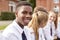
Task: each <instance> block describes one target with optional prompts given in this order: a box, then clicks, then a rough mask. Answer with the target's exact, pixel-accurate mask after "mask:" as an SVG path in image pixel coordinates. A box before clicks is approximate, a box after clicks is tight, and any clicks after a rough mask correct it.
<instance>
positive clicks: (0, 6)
mask: <svg viewBox="0 0 60 40" xmlns="http://www.w3.org/2000/svg"><path fill="white" fill-rule="evenodd" d="M8 7H9V6H8V1H7V0H0V11H8Z"/></svg>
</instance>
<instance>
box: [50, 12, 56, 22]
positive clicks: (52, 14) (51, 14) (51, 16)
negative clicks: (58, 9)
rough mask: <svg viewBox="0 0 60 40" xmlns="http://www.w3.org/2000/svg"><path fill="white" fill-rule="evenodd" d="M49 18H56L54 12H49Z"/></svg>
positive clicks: (51, 19)
mask: <svg viewBox="0 0 60 40" xmlns="http://www.w3.org/2000/svg"><path fill="white" fill-rule="evenodd" d="M49 20H50V21H55V20H56V14H55V13H50V14H49Z"/></svg>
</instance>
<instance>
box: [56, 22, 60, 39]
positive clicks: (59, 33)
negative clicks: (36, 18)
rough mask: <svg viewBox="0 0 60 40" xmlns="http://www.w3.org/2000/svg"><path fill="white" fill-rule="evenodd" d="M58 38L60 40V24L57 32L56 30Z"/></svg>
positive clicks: (59, 23)
mask: <svg viewBox="0 0 60 40" xmlns="http://www.w3.org/2000/svg"><path fill="white" fill-rule="evenodd" d="M56 34H57V37H58V38H60V22H58V24H57V30H56Z"/></svg>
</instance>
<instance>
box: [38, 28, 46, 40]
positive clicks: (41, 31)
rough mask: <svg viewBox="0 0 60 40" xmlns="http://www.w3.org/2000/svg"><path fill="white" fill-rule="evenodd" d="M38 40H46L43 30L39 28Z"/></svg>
mask: <svg viewBox="0 0 60 40" xmlns="http://www.w3.org/2000/svg"><path fill="white" fill-rule="evenodd" d="M38 32H39V40H46V39H45V34H44V30H43V28H39V30H38Z"/></svg>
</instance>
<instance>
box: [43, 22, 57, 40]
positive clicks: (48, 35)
mask: <svg viewBox="0 0 60 40" xmlns="http://www.w3.org/2000/svg"><path fill="white" fill-rule="evenodd" d="M50 28H52V36H51V31H50ZM55 31H56V30H55V25H54V22H51V23H50V22H48V23H47V25H46V26H45V27H44V33H45V36H46V39H47V40H53V39H54V35H55Z"/></svg>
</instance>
